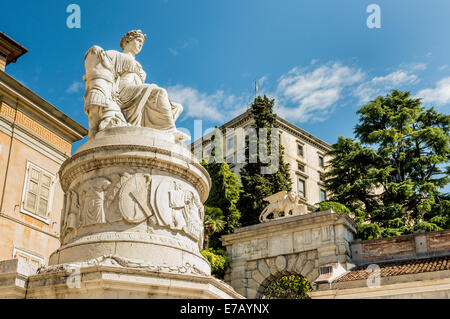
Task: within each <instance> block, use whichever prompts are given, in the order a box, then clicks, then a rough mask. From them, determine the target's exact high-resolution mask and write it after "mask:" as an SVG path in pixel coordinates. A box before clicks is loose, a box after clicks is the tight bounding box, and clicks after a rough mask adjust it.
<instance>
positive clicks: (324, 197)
mask: <svg viewBox="0 0 450 319" xmlns="http://www.w3.org/2000/svg"><path fill="white" fill-rule="evenodd" d="M326 200H327V192H326V191H325V190H323V189H321V190H320V201H321V202H324V201H326Z"/></svg>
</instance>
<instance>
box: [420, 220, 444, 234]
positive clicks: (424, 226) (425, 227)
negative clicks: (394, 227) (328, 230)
mask: <svg viewBox="0 0 450 319" xmlns="http://www.w3.org/2000/svg"><path fill="white" fill-rule="evenodd" d="M413 230H414V231H420V230H421V231H426V232H430V231H437V230H442V228H440V227H439V226H437V225H436V224H433V223H428V222H418V223H416V224H415V225H414V227H413Z"/></svg>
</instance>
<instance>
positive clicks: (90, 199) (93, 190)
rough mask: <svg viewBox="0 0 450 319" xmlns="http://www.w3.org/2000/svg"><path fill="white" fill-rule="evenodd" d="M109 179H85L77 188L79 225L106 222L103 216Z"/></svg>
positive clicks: (109, 183)
mask: <svg viewBox="0 0 450 319" xmlns="http://www.w3.org/2000/svg"><path fill="white" fill-rule="evenodd" d="M109 185H111V181H109V180H108V179H106V178H104V177H99V178H94V179H90V180H88V181H86V182H85V183H84V184H83V185H82V186H81V187H80V190H79V194H80V199H81V202H80V209H81V216H80V217H81V225H83V226H88V225H93V224H101V223H105V222H106V217H105V209H104V202H105V191H106V189H107V188H108V186H109Z"/></svg>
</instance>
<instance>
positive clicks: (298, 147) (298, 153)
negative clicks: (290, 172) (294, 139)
mask: <svg viewBox="0 0 450 319" xmlns="http://www.w3.org/2000/svg"><path fill="white" fill-rule="evenodd" d="M297 155H298V156H303V145H300V144H297Z"/></svg>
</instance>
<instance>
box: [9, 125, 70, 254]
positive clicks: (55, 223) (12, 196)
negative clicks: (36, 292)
mask: <svg viewBox="0 0 450 319" xmlns="http://www.w3.org/2000/svg"><path fill="white" fill-rule="evenodd" d="M10 141H11V137H10V136H8V135H6V134H4V133H1V132H0V143H1V144H0V145H1V152H0V161H1V162H0V164H1V169H0V178H1V179H0V185H1V187H2V188H1V189H0V191H1V192H2V194H3V199H2V210H1V212H0V214H1V215H0V260H6V259H11V258H12V254H13V250H14V247H16V248H19V249H23V250H26V251H30V252H32V253H34V254H36V255H40V256H43V257H44V258H45V260H46V261H47V260H48V256H49V255H50V254H51V253H52V252H53V251H54V250H56V249H57V248H58V247H59V245H60V243H59V240H58V239H57V237H58V236H59V221H60V216H61V210H62V206H63V198H64V194H63V192H62V189H61V186H60V184H59V181H58V179H56V181H55V185H54V192H53V200H52V206H51V213H50V217H49V223H48V224H47V223H45V222H43V221H41V220H39V219H37V218H34V217H32V216H29V215H27V214H25V213H23V212H21V200H22V194H23V190H24V186H25V174H26V168H27V161H29V162H31V163H32V164H35V165H37V166H39V167H40V168H42V169H45V170H47V171H48V172H50V173H52V174H53V175H55V176H56V174H57V172H58V170H59V167H60V164H58V163H56V162H55V161H53V160H51V159H49V158H48V157H46V156H44V155H43V154H41V153H40V152H38V151H36V150H35V149H33V148H31V147H29V146H27V145H25V144H24V143H22V142H20V141H18V140H16V139H13V142H12V145H11V156H10V161H9V165H7V158H8V149H9V144H10ZM6 170H7V177H6V184H5V189H4V191H3V183H5V178H4V176H5V172H6ZM27 225H28V226H27Z"/></svg>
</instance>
